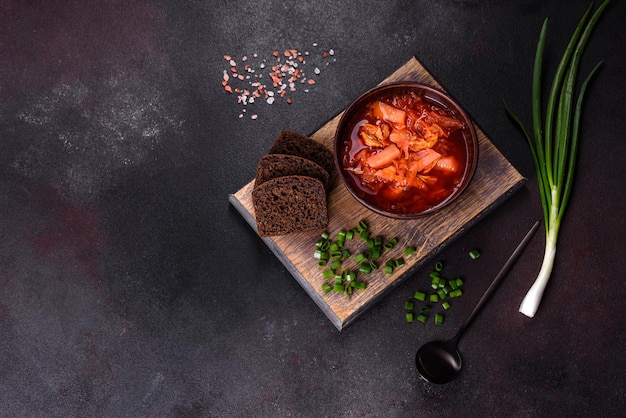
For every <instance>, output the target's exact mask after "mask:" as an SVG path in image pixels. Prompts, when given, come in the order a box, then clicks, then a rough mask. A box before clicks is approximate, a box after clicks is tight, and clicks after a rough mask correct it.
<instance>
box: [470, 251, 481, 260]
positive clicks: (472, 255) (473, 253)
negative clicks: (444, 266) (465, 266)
mask: <svg viewBox="0 0 626 418" xmlns="http://www.w3.org/2000/svg"><path fill="white" fill-rule="evenodd" d="M469 256H470V258H471V259H472V260H476V259H477V258H478V257H480V252H479V251H478V250H472V251H470V252H469Z"/></svg>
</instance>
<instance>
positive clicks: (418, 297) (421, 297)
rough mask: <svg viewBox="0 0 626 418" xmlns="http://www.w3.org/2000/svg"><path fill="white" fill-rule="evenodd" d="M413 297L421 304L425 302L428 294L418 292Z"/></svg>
mask: <svg viewBox="0 0 626 418" xmlns="http://www.w3.org/2000/svg"><path fill="white" fill-rule="evenodd" d="M413 297H414V298H415V299H416V300H419V301H420V302H424V301H425V300H426V293H423V292H419V291H417V292H415V294H414V295H413Z"/></svg>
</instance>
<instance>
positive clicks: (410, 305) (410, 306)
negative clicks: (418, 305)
mask: <svg viewBox="0 0 626 418" xmlns="http://www.w3.org/2000/svg"><path fill="white" fill-rule="evenodd" d="M414 307H415V304H414V303H413V302H411V301H410V300H407V301H406V302H404V309H406V310H407V311H411V310H413V308H414Z"/></svg>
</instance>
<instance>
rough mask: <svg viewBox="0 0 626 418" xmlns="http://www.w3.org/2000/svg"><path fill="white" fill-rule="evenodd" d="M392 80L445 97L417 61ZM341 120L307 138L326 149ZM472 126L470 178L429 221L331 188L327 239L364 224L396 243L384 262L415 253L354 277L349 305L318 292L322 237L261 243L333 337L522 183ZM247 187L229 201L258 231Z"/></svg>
mask: <svg viewBox="0 0 626 418" xmlns="http://www.w3.org/2000/svg"><path fill="white" fill-rule="evenodd" d="M394 81H417V82H421V83H423V84H427V85H430V86H432V87H435V88H438V89H440V90H442V91H444V90H443V88H442V87H441V85H440V84H439V83H438V82H437V81H436V80H435V79H434V77H433V76H432V75H431V74H430V73H429V72H428V71H427V70H426V68H424V66H422V65H421V64H420V63H419V61H418V60H417V59H416V58H412V59H410V60H409V61H408V62H407V63H406V64H405V65H403V66H402V67H400V68H399V69H398V70H396V71H395V72H394V73H393V74H391V75H390V76H389V77H387V78H386V79H385V80H383V82H381V83H380V84H386V83H390V82H394ZM341 115H342V114H339V115H337V116H335V117H334V118H333V119H331V120H330V121H329V122H327V123H326V124H325V125H324V126H322V127H321V128H320V129H319V130H318V131H316V132H315V133H313V134H312V135H311V137H312V138H313V139H315V140H316V141H319V142H320V143H322V144H324V145H326V146H327V147H328V148H330V149H332V142H333V137H334V134H335V130H336V127H337V124H338V122H339V119H340V118H341ZM474 125H475V128H476V133H477V135H478V150H479V151H478V165H477V167H476V171H475V173H474V177H473V178H472V181H471V183H470V184H469V186H468V188H467V189H466V190H465V192H464V193H463V194H462V195H461V196H459V198H458V199H457V200H456V201H455V202H453V203H452V204H451V205H449V206H447V207H446V208H444V209H443V210H441V211H439V212H437V213H435V214H432V215H430V216H428V217H425V218H420V219H414V220H397V219H391V218H388V217H385V216H382V215H378V214H376V213H374V212H372V211H370V210H368V209H366V208H365V207H364V206H362V205H361V204H360V203H359V202H358V201H357V200H355V199H354V198H353V197H352V195H351V194H350V193H349V192H348V190H347V189H346V188H345V186H344V185H343V184H341V182H340V181H339V180H337V181H336V182H335V184H333V185H332V186H331V190H330V192H329V197H328V202H329V204H328V205H329V206H328V211H329V225H328V228H326V230H327V231H328V232H329V233H330V234H331V236H336V234H337V232H338V231H339V230H340V229H341V228H352V227H354V226H356V224H357V223H358V222H359V221H360V220H361V219H364V220H366V221H367V223H368V225H369V227H370V230H371V231H372V232H373V233H374V234H377V235H383V236H384V237H385V238H392V237H397V238H398V240H399V244H398V245H397V246H396V247H395V248H394V249H392V250H391V251H389V252H388V253H386V254H385V255H384V256H383V257H381V261H382V262H383V263H384V262H385V261H387V260H388V259H391V258H397V257H400V256H402V255H403V254H402V252H403V250H404V248H405V247H406V246H409V245H412V246H415V247H416V248H417V251H416V253H415V254H413V255H412V256H411V257H405V261H406V264H405V265H404V266H402V267H401V268H398V269H396V270H395V271H394V272H393V274H390V275H386V274H384V272H383V271H382V269H379V270H377V271H375V272H373V273H372V274H370V275H360V277H359V279H360V280H363V281H366V282H367V289H366V290H364V291H356V292H355V293H354V294H353V296H352V297H351V298H348V297H347V296H346V295H344V294H334V293H332V292H331V293H328V294H325V293H324V292H323V291H322V289H321V286H322V283H323V282H324V279H323V277H322V272H321V270H320V269H319V268H318V266H317V261H316V260H315V259H314V258H313V251H314V244H315V242H316V241H317V240H318V239H319V236H320V232H321V231H307V232H303V233H297V234H290V235H285V236H277V237H272V238H262V239H263V241H264V242H265V243H266V244H267V246H268V247H269V248H270V249H271V250H272V252H273V253H274V254H275V255H276V256H277V257H278V258H279V259H280V261H281V262H282V263H283V264H284V265H285V267H286V268H287V269H288V270H289V271H290V272H291V274H292V275H293V276H294V278H295V279H296V280H297V281H298V283H300V285H301V286H302V287H303V289H304V290H305V291H306V292H307V294H308V295H309V296H310V297H311V298H312V299H313V301H315V303H316V304H317V305H318V306H319V307H320V309H321V310H322V311H323V312H324V313H325V314H326V316H327V317H328V318H329V320H330V321H331V322H332V323H333V325H335V327H336V328H337V329H338V330H342V329H343V328H345V327H346V326H347V325H348V324H350V323H351V322H352V321H354V319H356V318H357V317H358V316H359V315H360V314H362V313H363V312H364V311H366V310H367V309H368V308H369V307H371V306H372V305H373V304H374V303H376V301H378V300H379V299H380V298H381V297H382V296H383V295H384V294H385V293H386V292H388V291H389V290H390V289H392V288H393V287H395V286H397V285H398V284H399V283H401V282H402V280H403V279H405V278H406V277H407V276H408V275H409V274H410V273H411V272H412V271H413V270H415V269H417V268H419V267H421V266H422V265H423V264H424V263H425V262H427V261H428V260H430V259H431V258H432V257H433V256H434V255H435V254H437V253H438V252H439V251H440V250H441V249H442V248H443V247H444V246H445V245H446V244H448V243H449V242H451V240H453V239H454V238H456V237H458V236H459V235H460V234H462V233H463V232H465V231H466V230H467V229H468V228H469V227H471V226H472V225H473V224H474V223H475V222H477V221H478V220H479V219H481V218H482V217H484V216H485V215H486V214H487V213H488V212H489V211H490V210H492V209H493V208H495V207H496V206H497V205H498V204H500V203H501V202H502V201H504V200H505V199H506V198H507V197H508V196H509V195H510V194H512V193H513V192H514V191H516V190H517V189H519V187H521V186H522V184H523V183H524V181H525V179H524V177H522V175H521V174H520V173H519V172H518V171H517V170H516V169H515V168H514V167H513V166H512V165H511V164H510V163H509V162H508V161H507V160H506V158H504V156H503V155H502V154H501V153H500V152H499V151H498V150H497V149H496V147H495V146H494V145H493V144H492V143H491V141H490V140H489V139H488V138H487V136H486V135H485V133H484V132H483V131H482V130H481V129H480V128H479V127H478V126H476V123H474ZM252 174H253V173H251V175H252ZM253 185H254V180H252V181H250V182H249V183H248V184H246V185H245V186H243V187H242V188H241V189H240V190H238V191H237V192H236V193H234V194H231V195H230V196H229V200H230V202H231V204H232V205H233V206H234V207H235V208H236V209H237V210H238V211H239V212H240V213H241V215H242V216H243V217H244V219H245V220H246V221H247V222H248V223H249V224H250V226H252V228H254V230H255V231H256V222H255V217H254V207H253V205H252V199H251V194H252V188H253ZM363 245H365V243H364V242H363V241H361V240H353V241H349V242H348V243H347V246H348V249H350V250H352V253H353V254H356V252H357V251H358V250H359V248H363ZM352 258H353V257H352ZM344 268H350V264H349V263H347V264H344Z"/></svg>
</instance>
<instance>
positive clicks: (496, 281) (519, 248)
mask: <svg viewBox="0 0 626 418" xmlns="http://www.w3.org/2000/svg"><path fill="white" fill-rule="evenodd" d="M537 227H539V221H537V222H535V224H534V225H533V226H532V228H530V231H528V232H527V233H526V236H525V237H524V238H523V239H522V241H521V242H520V243H519V244H518V245H517V248H515V251H513V254H511V256H510V257H509V259H508V260H506V263H504V266H502V268H501V269H500V271H499V272H498V274H497V276H496V278H495V279H493V282H491V284H490V285H489V287H488V288H487V290H485V293H484V294H483V295H482V297H481V298H480V300H479V301H478V303H477V304H476V307H475V308H474V310H473V311H472V313H471V314H470V316H469V317H468V318H467V319H466V320H465V323H464V324H463V325H462V326H461V328H460V329H459V331H458V332H457V333H456V335H455V336H454V338H453V339H454V340H456V341H457V342H458V341H459V339H461V336H462V335H463V333H464V332H465V329H466V328H467V327H468V326H469V324H470V323H471V322H472V321H473V320H474V318H475V317H476V315H477V314H478V312H479V311H480V310H481V309H482V307H483V306H484V305H485V304H486V303H487V300H488V299H489V298H490V297H491V295H492V294H493V292H495V290H496V288H497V287H498V285H499V284H500V281H502V279H503V278H504V276H506V274H507V273H508V272H509V269H510V268H511V266H512V265H513V264H514V263H515V261H517V259H518V258H519V256H520V254H521V253H522V251H524V248H526V245H527V244H528V242H530V239H531V238H532V236H533V234H534V233H535V231H536V230H537Z"/></svg>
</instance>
